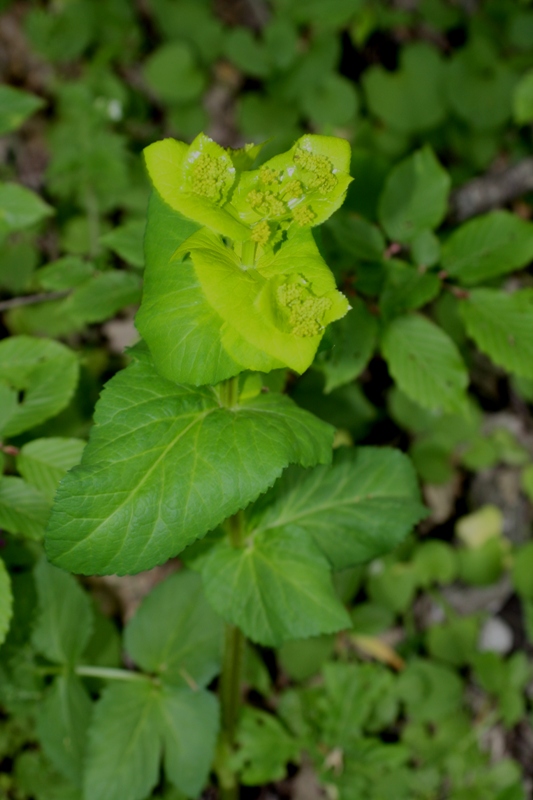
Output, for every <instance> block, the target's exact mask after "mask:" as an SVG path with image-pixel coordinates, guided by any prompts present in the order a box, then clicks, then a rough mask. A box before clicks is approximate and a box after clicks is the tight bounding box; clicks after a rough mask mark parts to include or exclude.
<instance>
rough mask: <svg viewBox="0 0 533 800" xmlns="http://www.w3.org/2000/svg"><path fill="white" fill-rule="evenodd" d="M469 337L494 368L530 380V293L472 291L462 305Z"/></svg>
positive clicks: (532, 349) (532, 328)
mask: <svg viewBox="0 0 533 800" xmlns="http://www.w3.org/2000/svg"><path fill="white" fill-rule="evenodd" d="M460 311H461V316H462V318H463V321H464V323H465V326H466V330H467V332H468V335H469V336H471V337H472V339H473V340H474V341H475V343H476V344H477V346H478V347H479V349H480V350H481V351H482V352H483V353H485V354H486V355H488V356H489V358H491V359H492V360H493V361H494V363H495V364H498V366H500V367H503V369H505V370H507V371H508V372H514V373H516V374H517V375H520V376H522V377H524V378H533V291H532V290H531V289H522V290H519V291H517V292H514V293H513V294H507V293H506V292H501V291H498V290H497V289H474V290H472V291H471V292H469V294H468V298H467V299H466V300H463V301H461V306H460Z"/></svg>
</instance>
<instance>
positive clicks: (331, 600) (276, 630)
mask: <svg viewBox="0 0 533 800" xmlns="http://www.w3.org/2000/svg"><path fill="white" fill-rule="evenodd" d="M202 577H203V579H204V586H205V593H206V596H207V599H208V600H209V601H210V603H211V604H212V605H213V607H214V608H216V609H217V611H218V613H220V614H221V615H222V616H223V617H224V618H225V619H226V620H227V621H228V622H231V623H232V624H233V625H237V626H238V627H239V628H240V629H241V630H242V631H243V632H244V634H245V635H246V636H247V637H248V638H249V639H251V640H252V641H254V642H257V643H259V644H263V645H266V646H269V647H276V646H278V645H280V644H282V643H283V642H284V641H290V640H291V639H301V638H306V637H308V636H316V635H318V634H320V633H334V632H336V631H339V630H343V629H345V628H349V627H351V623H350V618H349V616H348V614H347V613H346V610H345V609H344V607H343V606H342V604H341V603H340V601H339V599H338V598H337V596H336V594H335V591H334V589H333V584H332V582H331V574H330V566H329V563H328V561H327V559H326V558H325V557H324V556H323V555H322V553H321V551H320V550H319V549H318V547H317V545H316V544H315V543H314V542H313V539H312V538H311V537H310V536H309V535H308V534H307V533H306V532H305V531H303V530H298V529H291V528H290V527H287V528H276V529H275V530H267V531H260V532H257V533H253V534H252V535H251V536H250V537H249V539H248V540H247V542H246V545H245V546H244V547H243V548H237V547H232V545H231V544H230V543H229V541H227V540H224V541H222V542H221V543H219V544H217V545H215V547H213V549H212V550H211V552H210V553H209V555H208V556H207V558H206V560H205V561H204V562H203V564H202Z"/></svg>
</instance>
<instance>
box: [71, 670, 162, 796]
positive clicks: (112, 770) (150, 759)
mask: <svg viewBox="0 0 533 800" xmlns="http://www.w3.org/2000/svg"><path fill="white" fill-rule="evenodd" d="M159 695H160V691H159V689H158V688H157V687H156V686H154V685H153V684H152V683H151V682H150V681H148V680H147V681H134V682H131V683H115V684H111V685H110V686H109V687H108V688H107V689H106V690H105V691H104V693H103V695H102V698H101V700H100V701H99V702H98V703H97V704H96V708H95V711H94V716H93V723H92V725H91V727H90V729H89V747H88V751H87V757H86V765H85V775H84V798H85V800H145V799H146V797H148V796H149V795H150V793H151V791H152V789H153V788H154V787H155V785H156V783H157V781H158V776H159V760H160V754H161V741H160V720H159V714H160V711H159Z"/></svg>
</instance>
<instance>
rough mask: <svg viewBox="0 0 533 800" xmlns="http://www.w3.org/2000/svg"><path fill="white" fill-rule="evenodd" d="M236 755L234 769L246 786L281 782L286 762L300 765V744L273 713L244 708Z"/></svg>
mask: <svg viewBox="0 0 533 800" xmlns="http://www.w3.org/2000/svg"><path fill="white" fill-rule="evenodd" d="M237 745H238V749H237V752H236V753H235V754H234V756H233V758H232V762H231V763H232V767H233V768H234V769H236V770H238V772H239V774H240V779H241V781H242V783H243V784H244V785H245V786H261V785H263V784H265V783H270V781H279V780H281V779H282V778H284V777H285V775H286V773H287V762H289V761H293V762H298V761H299V756H300V749H301V745H300V742H299V741H298V740H296V739H294V738H293V737H292V736H291V735H290V734H289V733H288V732H287V730H286V729H285V728H284V727H283V725H282V724H281V723H280V722H279V720H278V719H276V717H275V716H273V715H272V714H267V713H266V712H265V711H260V710H259V709H258V708H250V707H249V706H247V707H245V708H244V709H243V713H242V715H241V719H240V721H239V729H238V731H237Z"/></svg>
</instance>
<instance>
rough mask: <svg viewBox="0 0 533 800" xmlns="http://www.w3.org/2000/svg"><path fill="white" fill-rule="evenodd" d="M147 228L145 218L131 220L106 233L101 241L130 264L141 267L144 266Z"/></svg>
mask: <svg viewBox="0 0 533 800" xmlns="http://www.w3.org/2000/svg"><path fill="white" fill-rule="evenodd" d="M145 229H146V222H145V221H144V220H136V219H135V220H130V221H129V222H125V223H124V225H120V227H118V228H115V229H114V230H112V231H111V232H110V233H106V234H105V236H101V237H100V242H101V243H102V244H104V245H105V246H106V247H109V248H110V249H111V250H113V252H114V253H116V254H117V255H119V256H120V258H123V259H124V261H127V262H128V264H131V265H132V266H133V267H138V268H139V269H140V268H141V267H144V252H143V239H144V231H145Z"/></svg>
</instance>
